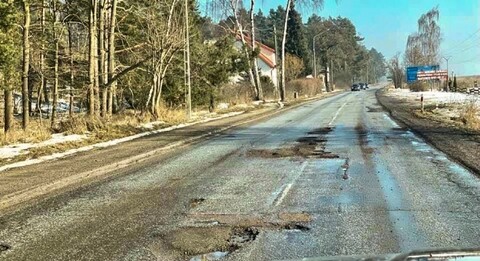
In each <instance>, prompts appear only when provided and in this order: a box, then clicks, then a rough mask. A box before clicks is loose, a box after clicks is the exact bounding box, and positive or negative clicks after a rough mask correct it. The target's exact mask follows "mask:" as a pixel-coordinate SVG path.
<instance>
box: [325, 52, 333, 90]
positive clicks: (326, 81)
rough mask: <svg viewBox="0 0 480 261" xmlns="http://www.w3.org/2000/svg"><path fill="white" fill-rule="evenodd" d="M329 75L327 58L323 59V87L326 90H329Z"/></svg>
mask: <svg viewBox="0 0 480 261" xmlns="http://www.w3.org/2000/svg"><path fill="white" fill-rule="evenodd" d="M328 78H329V75H328V59H327V60H325V77H324V82H325V89H326V91H327V92H330V91H331V90H330V82H329V79H328Z"/></svg>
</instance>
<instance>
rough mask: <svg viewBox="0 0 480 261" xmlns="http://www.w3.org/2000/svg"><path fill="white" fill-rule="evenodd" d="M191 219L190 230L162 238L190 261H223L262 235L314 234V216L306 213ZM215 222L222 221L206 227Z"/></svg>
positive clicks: (199, 215) (202, 215)
mask: <svg viewBox="0 0 480 261" xmlns="http://www.w3.org/2000/svg"><path fill="white" fill-rule="evenodd" d="M188 218H189V219H190V221H191V222H190V223H189V224H190V226H187V227H182V228H178V229H176V230H173V231H170V232H168V233H167V234H166V235H164V236H162V238H163V240H164V242H168V245H170V247H171V248H172V249H175V250H176V251H178V252H179V253H182V254H183V255H184V256H186V257H189V260H190V261H197V260H222V259H223V258H225V257H226V256H227V255H229V254H231V253H232V252H234V251H236V250H238V249H240V248H242V247H244V246H245V245H247V244H249V243H251V242H253V241H254V240H256V239H257V236H258V235H259V234H260V232H261V231H269V230H274V231H282V230H283V231H287V230H288V231H297V232H306V231H309V230H310V227H308V226H307V224H308V223H309V222H311V221H312V216H311V215H310V214H308V213H306V212H300V213H287V212H285V213H278V214H269V215H262V216H257V215H254V216H251V215H246V214H245V215H238V214H222V213H194V214H191V215H188ZM211 220H218V221H216V224H217V225H213V226H212V225H207V226H204V225H205V224H206V223H209V222H211ZM202 221H208V222H202ZM193 224H194V225H193ZM192 225H193V226H192ZM198 225H200V227H199V226H198Z"/></svg>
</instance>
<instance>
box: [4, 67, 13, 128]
mask: <svg viewBox="0 0 480 261" xmlns="http://www.w3.org/2000/svg"><path fill="white" fill-rule="evenodd" d="M4 81H5V82H7V81H9V80H8V79H7V76H5V79H4ZM8 85H10V84H6V86H5V90H4V91H3V95H4V97H3V98H4V103H5V108H4V115H3V117H4V126H3V131H4V132H5V133H7V132H8V131H9V130H10V129H11V128H12V125H13V91H12V86H11V85H10V86H8Z"/></svg>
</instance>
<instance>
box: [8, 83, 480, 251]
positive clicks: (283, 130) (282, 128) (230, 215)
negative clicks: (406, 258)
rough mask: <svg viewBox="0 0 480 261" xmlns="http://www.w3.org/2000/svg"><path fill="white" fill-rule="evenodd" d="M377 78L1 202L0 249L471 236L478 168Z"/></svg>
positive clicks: (174, 247)
mask: <svg viewBox="0 0 480 261" xmlns="http://www.w3.org/2000/svg"><path fill="white" fill-rule="evenodd" d="M374 92H375V89H371V90H368V91H361V92H352V93H345V94H340V95H337V96H334V97H330V98H327V99H324V100H320V101H316V102H313V103H309V104H306V105H302V106H300V107H298V108H296V109H293V110H289V111H286V112H285V113H283V114H278V115H277V116H275V117H273V118H269V119H267V120H265V121H263V122H257V123H255V124H250V125H248V126H243V127H240V128H236V129H233V130H231V131H229V132H226V133H224V134H222V135H219V136H217V137H215V138H212V139H209V140H206V141H203V142H200V143H197V144H195V145H191V146H188V147H184V148H181V149H177V150H175V151H173V152H171V153H169V154H168V155H160V156H158V157H152V158H151V159H149V160H147V161H145V162H142V163H140V164H136V165H133V166H131V167H129V168H126V169H123V170H121V171H119V172H121V173H119V174H118V175H115V176H114V177H112V178H110V179H107V180H103V181H102V182H99V183H96V184H94V185H88V186H85V187H83V188H80V189H76V190H74V191H71V192H68V193H64V194H62V195H56V196H55V197H52V198H50V199H47V200H44V201H41V202H39V203H38V204H36V205H34V206H30V207H28V208H25V209H22V210H21V211H18V212H15V213H12V214H9V215H5V216H3V217H1V218H0V259H1V260H190V258H192V257H194V256H195V255H198V254H204V253H205V254H206V253H209V252H214V251H222V252H230V253H229V254H228V255H227V256H226V258H225V260H283V259H296V258H303V257H315V256H335V255H361V254H386V253H398V252H405V251H409V250H414V249H419V248H444V247H448V248H453V247H480V240H479V238H480V230H479V229H478V227H479V226H480V181H479V178H478V177H477V176H475V175H474V174H472V173H470V172H468V171H466V170H465V169H464V168H462V167H461V166H460V165H458V164H456V163H454V162H452V161H450V160H449V159H448V158H447V157H446V156H445V155H444V154H443V153H441V152H439V151H437V150H436V149H434V148H432V147H431V146H429V145H428V144H426V143H425V142H424V141H422V140H421V139H420V138H418V137H416V136H415V135H414V134H412V133H411V132H409V131H408V130H407V129H404V128H402V127H400V126H398V125H397V124H396V123H395V122H394V121H393V120H392V119H390V118H389V116H388V115H387V113H386V112H385V111H383V110H382V109H381V107H380V105H379V104H378V103H377V101H376V98H375V93H374ZM216 255H222V253H216Z"/></svg>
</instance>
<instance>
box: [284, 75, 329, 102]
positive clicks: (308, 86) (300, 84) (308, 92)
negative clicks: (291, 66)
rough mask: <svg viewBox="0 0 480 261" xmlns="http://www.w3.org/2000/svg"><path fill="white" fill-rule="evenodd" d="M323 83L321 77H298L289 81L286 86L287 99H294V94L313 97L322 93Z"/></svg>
mask: <svg viewBox="0 0 480 261" xmlns="http://www.w3.org/2000/svg"><path fill="white" fill-rule="evenodd" d="M322 87H323V83H322V81H321V80H320V79H297V80H293V81H290V82H288V83H287V85H286V86H285V91H286V97H287V99H293V94H294V93H295V92H297V93H298V95H299V96H308V97H312V96H315V95H317V94H320V93H322Z"/></svg>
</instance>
